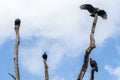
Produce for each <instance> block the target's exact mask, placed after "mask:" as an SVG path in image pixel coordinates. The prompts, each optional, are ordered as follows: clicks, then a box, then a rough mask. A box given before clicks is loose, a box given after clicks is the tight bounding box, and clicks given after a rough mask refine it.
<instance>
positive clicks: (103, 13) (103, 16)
mask: <svg viewBox="0 0 120 80" xmlns="http://www.w3.org/2000/svg"><path fill="white" fill-rule="evenodd" d="M98 15H99V16H101V17H102V18H103V19H107V14H106V12H105V11H104V10H100V11H99V12H98Z"/></svg>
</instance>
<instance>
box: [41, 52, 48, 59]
mask: <svg viewBox="0 0 120 80" xmlns="http://www.w3.org/2000/svg"><path fill="white" fill-rule="evenodd" d="M42 58H43V59H44V60H47V54H46V52H45V53H44V54H43V55H42Z"/></svg>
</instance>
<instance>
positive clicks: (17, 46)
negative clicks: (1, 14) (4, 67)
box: [14, 25, 20, 80]
mask: <svg viewBox="0 0 120 80" xmlns="http://www.w3.org/2000/svg"><path fill="white" fill-rule="evenodd" d="M14 29H15V32H16V43H15V49H14V69H15V78H16V80H20V73H19V64H18V48H19V44H20V36H19V26H18V25H15V28H14Z"/></svg>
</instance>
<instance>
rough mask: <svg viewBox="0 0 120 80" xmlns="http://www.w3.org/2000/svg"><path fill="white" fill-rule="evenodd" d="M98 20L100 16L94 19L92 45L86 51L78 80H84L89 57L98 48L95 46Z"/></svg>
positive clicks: (91, 35)
mask: <svg viewBox="0 0 120 80" xmlns="http://www.w3.org/2000/svg"><path fill="white" fill-rule="evenodd" d="M97 19H98V14H96V15H95V18H94V21H93V25H92V29H91V34H90V45H89V47H88V48H87V49H86V52H85V55H84V63H83V65H82V68H81V71H80V74H79V76H78V78H77V80H82V79H83V77H84V75H85V72H86V71H87V67H88V62H89V55H90V53H91V51H92V50H93V49H94V48H95V47H96V46H95V39H94V33H95V27H96V23H97Z"/></svg>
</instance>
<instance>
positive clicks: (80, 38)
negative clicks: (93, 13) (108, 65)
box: [0, 0, 120, 74]
mask: <svg viewBox="0 0 120 80" xmlns="http://www.w3.org/2000/svg"><path fill="white" fill-rule="evenodd" d="M83 3H91V4H93V5H95V6H98V7H100V8H101V9H105V10H106V11H107V14H108V19H107V20H103V19H101V18H100V17H99V19H98V22H97V27H96V32H95V39H96V43H97V44H98V45H100V44H102V43H103V42H104V41H105V40H106V39H107V38H109V37H113V36H114V35H116V33H118V32H116V31H117V30H118V26H117V25H116V24H117V22H118V21H119V18H118V16H117V15H119V14H120V11H119V10H117V9H118V3H120V2H119V1H118V0H116V2H115V1H114V2H113V1H109V0H106V1H102V0H97V1H96V0H92V1H91V0H83V1H80V0H79V1H74V0H11V1H8V0H1V1H0V12H1V13H0V17H1V18H0V21H1V24H0V28H1V29H2V30H1V31H0V43H4V41H6V40H7V39H9V38H11V37H12V39H13V37H15V34H14V29H13V27H14V19H15V18H20V19H21V20H22V23H21V27H20V35H21V39H22V40H30V41H31V40H34V37H35V38H36V39H37V41H35V42H34V43H35V44H34V46H31V47H30V45H28V46H23V48H22V49H21V53H22V55H21V58H22V62H21V63H22V65H23V67H24V68H25V69H26V70H28V71H29V72H31V73H34V74H39V73H40V71H41V70H42V69H41V67H42V66H43V65H42V59H41V55H42V53H43V51H46V50H47V51H48V55H49V60H48V63H49V64H50V68H52V69H55V68H56V66H57V65H58V64H59V63H61V61H62V59H63V57H76V56H78V55H79V54H80V53H81V52H82V51H83V50H84V49H85V48H86V47H87V45H88V43H89V33H90V30H91V24H92V21H93V18H91V17H90V16H89V13H88V12H87V11H81V10H80V9H79V6H80V5H81V4H83ZM105 3H108V4H105ZM30 43H31V42H30ZM30 43H29V44H30ZM98 45H97V46H98ZM24 47H30V48H24ZM56 57H57V58H56ZM29 58H30V59H29ZM54 58H55V60H54Z"/></svg>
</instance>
